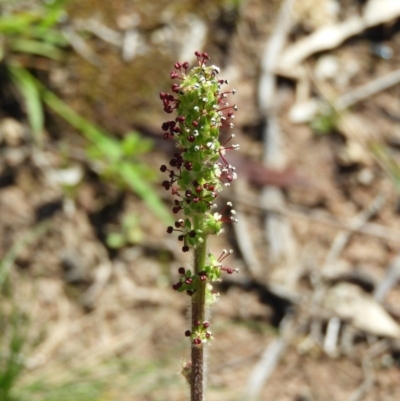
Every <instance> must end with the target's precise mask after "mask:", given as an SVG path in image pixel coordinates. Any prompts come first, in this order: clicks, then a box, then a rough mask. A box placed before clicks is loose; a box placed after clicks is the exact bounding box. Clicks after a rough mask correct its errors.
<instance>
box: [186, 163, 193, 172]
mask: <svg viewBox="0 0 400 401" xmlns="http://www.w3.org/2000/svg"><path fill="white" fill-rule="evenodd" d="M192 168H193V165H192V163H191V162H188V161H186V162H185V169H186V170H187V171H191V170H192Z"/></svg>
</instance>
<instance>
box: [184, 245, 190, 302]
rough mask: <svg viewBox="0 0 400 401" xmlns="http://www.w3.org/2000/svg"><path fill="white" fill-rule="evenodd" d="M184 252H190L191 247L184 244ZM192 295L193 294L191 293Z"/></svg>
mask: <svg viewBox="0 0 400 401" xmlns="http://www.w3.org/2000/svg"><path fill="white" fill-rule="evenodd" d="M182 252H189V247H188V246H187V245H184V246H183V247H182ZM191 295H192V294H191Z"/></svg>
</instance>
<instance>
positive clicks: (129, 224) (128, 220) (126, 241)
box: [106, 213, 144, 249]
mask: <svg viewBox="0 0 400 401" xmlns="http://www.w3.org/2000/svg"><path fill="white" fill-rule="evenodd" d="M139 221H140V219H139V216H138V214H137V213H129V214H128V215H126V216H124V218H123V219H122V224H121V229H120V230H119V231H113V232H110V233H109V234H108V235H107V239H106V242H107V245H108V246H109V247H110V248H115V249H117V248H122V247H123V246H125V245H132V244H138V243H140V242H141V241H142V239H143V236H144V234H143V231H142V230H141V228H140V226H139Z"/></svg>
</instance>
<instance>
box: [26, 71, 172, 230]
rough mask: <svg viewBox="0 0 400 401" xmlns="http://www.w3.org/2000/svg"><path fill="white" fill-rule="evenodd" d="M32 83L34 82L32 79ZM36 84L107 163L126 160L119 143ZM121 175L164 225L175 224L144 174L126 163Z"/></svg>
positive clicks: (54, 108) (46, 101)
mask: <svg viewBox="0 0 400 401" xmlns="http://www.w3.org/2000/svg"><path fill="white" fill-rule="evenodd" d="M32 79H34V78H33V77H32ZM36 82H37V86H38V88H39V89H40V94H41V97H42V99H43V101H44V102H45V103H46V104H47V105H48V106H49V107H50V108H51V109H52V110H53V111H54V112H56V113H57V114H58V115H59V116H60V117H62V118H63V119H64V120H65V121H67V122H68V123H69V124H71V125H72V126H73V127H74V128H76V129H77V130H79V131H80V132H81V133H82V134H83V135H84V136H85V137H86V138H87V139H88V140H90V141H91V142H92V143H93V144H94V145H95V146H96V147H97V149H98V150H99V151H101V152H102V154H103V155H104V158H105V159H106V160H108V161H109V162H111V163H118V162H119V161H120V160H122V156H123V150H122V146H121V144H120V143H119V142H118V141H117V140H116V139H114V138H111V137H110V136H109V135H108V134H107V133H105V132H104V131H102V130H101V129H100V128H98V127H97V126H96V125H94V124H92V123H91V122H89V121H87V120H86V119H85V118H83V117H82V116H80V115H79V114H78V113H76V112H75V111H74V110H73V109H72V108H71V107H69V106H68V105H67V104H66V103H64V102H63V101H62V100H61V99H60V98H58V97H57V96H56V95H55V94H54V93H52V92H51V91H49V90H48V89H46V88H45V87H44V86H43V85H42V84H41V83H40V82H38V81H36ZM118 172H119V174H120V177H121V178H122V179H123V180H124V182H125V183H126V184H127V185H128V186H129V187H130V188H131V189H132V190H133V191H134V192H135V193H137V194H138V195H139V196H140V197H141V198H142V199H143V200H144V201H145V203H146V204H147V206H148V207H149V209H150V210H151V211H152V212H153V213H154V214H155V215H156V216H157V217H158V218H159V219H160V220H161V221H162V222H163V223H164V224H170V223H171V221H172V216H171V214H170V213H169V211H168V210H167V209H166V207H165V205H164V204H163V202H162V201H161V199H160V198H159V196H158V195H157V192H156V191H155V190H154V188H153V187H152V186H151V185H150V184H148V183H147V182H146V181H145V179H144V178H143V176H142V174H140V173H139V172H138V170H137V169H135V167H134V166H133V165H130V164H129V163H128V162H122V163H121V165H120V168H119V169H118Z"/></svg>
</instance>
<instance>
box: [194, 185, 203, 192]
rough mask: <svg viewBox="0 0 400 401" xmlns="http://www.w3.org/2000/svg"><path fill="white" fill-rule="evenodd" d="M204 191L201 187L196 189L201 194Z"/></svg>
mask: <svg viewBox="0 0 400 401" xmlns="http://www.w3.org/2000/svg"><path fill="white" fill-rule="evenodd" d="M202 191H203V188H202V187H201V186H200V185H199V186H197V187H196V192H198V193H200V192H202Z"/></svg>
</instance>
